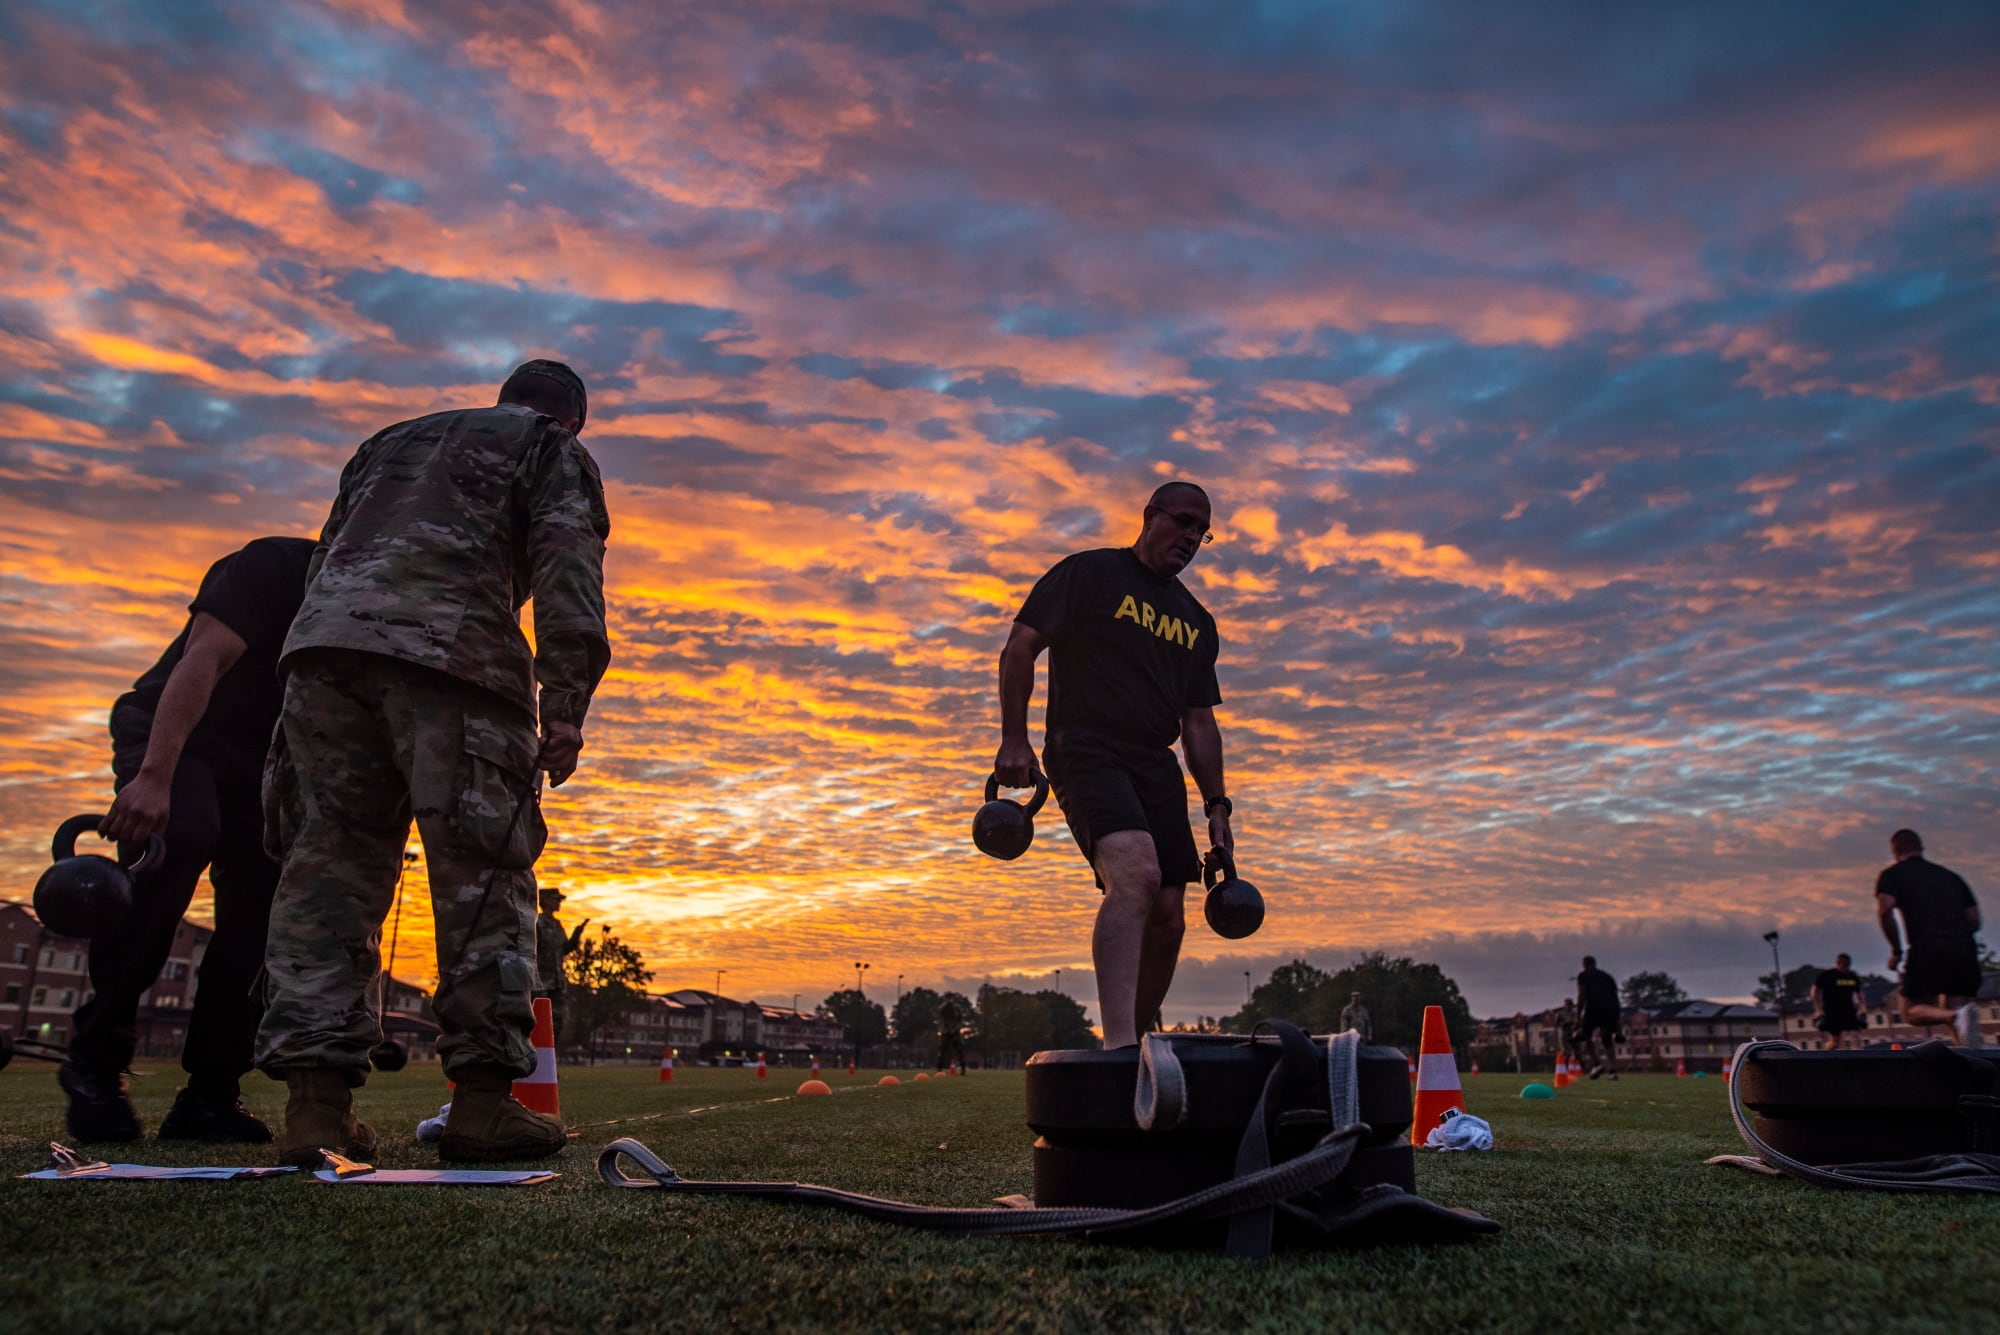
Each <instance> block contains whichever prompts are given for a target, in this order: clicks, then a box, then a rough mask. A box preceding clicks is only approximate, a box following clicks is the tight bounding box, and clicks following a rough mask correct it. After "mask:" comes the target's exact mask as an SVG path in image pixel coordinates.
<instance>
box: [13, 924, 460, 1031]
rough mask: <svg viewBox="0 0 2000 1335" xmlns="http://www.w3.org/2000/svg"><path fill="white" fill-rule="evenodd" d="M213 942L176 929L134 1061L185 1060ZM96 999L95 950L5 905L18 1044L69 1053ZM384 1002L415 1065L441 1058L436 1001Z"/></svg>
mask: <svg viewBox="0 0 2000 1335" xmlns="http://www.w3.org/2000/svg"><path fill="white" fill-rule="evenodd" d="M214 938H215V931H214V929H213V928H209V927H204V926H202V925H201V924H200V923H197V922H192V921H190V920H188V919H186V918H182V919H181V921H180V925H179V926H178V927H176V928H175V929H174V943H173V946H172V947H171V948H170V949H169V950H168V953H167V962H166V963H165V964H164V965H162V966H161V968H160V976H159V977H158V978H157V979H155V980H154V982H153V985H152V986H151V987H149V988H147V989H146V991H145V993H144V994H143V995H142V996H141V997H140V998H139V1017H138V1024H137V1026H136V1035H137V1047H136V1049H135V1051H134V1055H135V1056H139V1057H160V1058H167V1059H172V1058H176V1057H179V1056H180V1055H181V1048H182V1047H183V1046H184V1045H185V1044H186V1043H187V1027H188V1017H189V1015H190V1013H191V1011H192V1008H193V1006H194V993H195V984H196V983H197V981H198V974H199V972H200V969H201V959H202V956H203V955H204V954H205V953H207V951H208V943H209V942H210V941H211V940H213V939H214ZM93 995H94V994H93V992H92V991H91V987H90V942H88V941H85V940H83V939H81V938H79V937H73V936H62V935H59V934H58V933H55V932H52V931H50V930H48V929H47V928H46V927H44V926H42V924H41V921H40V920H39V919H38V918H36V917H35V914H34V911H33V910H32V909H31V908H29V906H28V905H26V904H21V903H17V902H14V901H11V900H7V901H0V1027H4V1028H5V1029H7V1030H8V1031H9V1032H10V1033H12V1034H13V1035H14V1036H15V1037H16V1038H23V1039H29V1040H31V1041H33V1042H37V1043H46V1044H48V1045H49V1046H51V1047H57V1048H63V1047H67V1046H69V1041H70V1038H71V1037H72V1036H73V1035H74V1033H75V1030H76V1010H77V1007H79V1006H81V1005H83V1003H84V1002H86V1001H88V1000H90V998H91V997H92V996H93ZM384 1000H385V1003H386V1004H385V1006H384V1009H383V1016H382V1027H383V1031H384V1033H385V1034H386V1035H387V1036H388V1037H390V1038H394V1039H396V1040H397V1041H399V1042H401V1043H402V1044H403V1045H404V1046H405V1047H407V1048H408V1049H409V1053H410V1059H411V1060H412V1061H417V1060H429V1059H430V1058H432V1057H435V1056H436V1055H437V1032H438V1027H437V1021H436V1018H435V1017H434V1016H433V1015H432V1014H431V999H430V993H428V992H426V991H424V990H423V989H422V988H420V987H416V986H414V985H413V984H410V983H405V982H403V981H402V980H400V979H396V978H391V979H389V980H388V984H387V987H386V989H385V994H384Z"/></svg>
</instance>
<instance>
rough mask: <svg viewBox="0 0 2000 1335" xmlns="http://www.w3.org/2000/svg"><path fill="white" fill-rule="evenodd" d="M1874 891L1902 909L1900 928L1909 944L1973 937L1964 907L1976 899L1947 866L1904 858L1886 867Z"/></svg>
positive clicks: (1955, 873) (1970, 890)
mask: <svg viewBox="0 0 2000 1335" xmlns="http://www.w3.org/2000/svg"><path fill="white" fill-rule="evenodd" d="M1875 893H1876V894H1878V895H1892V896H1894V897H1895V900H1896V907H1897V908H1899V909H1901V910H1902V911H1903V930H1904V931H1905V932H1907V933H1908V934H1909V937H1910V944H1911V945H1913V946H1914V945H1916V944H1918V943H1919V942H1925V941H1928V942H1935V943H1939V944H1943V943H1946V942H1950V943H1954V944H1955V943H1957V942H1960V941H1967V940H1970V939H1971V938H1972V924H1971V923H1969V922H1967V921H1966V919H1965V911H1966V910H1967V909H1969V908H1972V907H1973V906H1974V905H1975V904H1977V903H1978V902H1979V901H1977V900H1975V899H1974V898H1973V897H1972V887H1971V886H1969V885H1967V884H1966V883H1965V879H1964V878H1963V877H1961V876H1960V875H1959V874H1958V873H1957V872H1955V871H1952V870H1950V869H1949V868H1945V867H1940V866H1938V865H1937V863H1935V862H1926V861H1925V860H1924V859H1923V858H1922V857H1914V858H1904V859H1903V860H1902V861H1901V862H1898V863H1896V864H1895V865H1894V866H1891V867H1885V868H1884V869H1883V871H1882V874H1881V875H1880V876H1878V877H1876V878H1875Z"/></svg>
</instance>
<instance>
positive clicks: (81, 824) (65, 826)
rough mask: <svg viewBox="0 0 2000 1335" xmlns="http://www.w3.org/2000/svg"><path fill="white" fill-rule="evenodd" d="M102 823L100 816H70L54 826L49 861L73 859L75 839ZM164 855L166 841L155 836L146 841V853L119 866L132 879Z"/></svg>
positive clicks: (165, 853) (165, 852) (102, 818)
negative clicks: (54, 835)
mask: <svg viewBox="0 0 2000 1335" xmlns="http://www.w3.org/2000/svg"><path fill="white" fill-rule="evenodd" d="M103 822H104V817H102V816H71V817H70V818H69V819H68V820H66V821H64V822H63V823H62V824H60V825H58V826H56V837H55V839H54V841H53V843H52V844H51V846H50V848H49V857H50V861H52V862H61V861H63V860H64V859H65V858H73V857H75V856H76V837H77V836H78V835H80V834H82V833H83V832H84V831H85V830H94V829H96V828H97V827H98V826H99V825H101V824H103ZM166 855H167V841H166V840H164V839H162V838H161V837H160V836H159V835H157V834H156V835H153V836H151V837H150V838H148V839H147V840H146V851H145V852H143V853H141V854H140V855H139V858H138V860H137V861H136V862H129V863H120V864H119V865H120V866H121V867H124V868H125V870H126V871H128V872H130V873H131V874H132V875H133V876H134V877H137V876H138V875H139V874H140V873H141V872H143V871H145V870H146V869H147V868H148V867H151V866H152V865H153V864H154V863H156V862H158V861H159V860H160V859H161V858H163V857H165V856H166Z"/></svg>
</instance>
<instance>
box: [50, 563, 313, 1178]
mask: <svg viewBox="0 0 2000 1335" xmlns="http://www.w3.org/2000/svg"><path fill="white" fill-rule="evenodd" d="M312 550H313V544H312V540H311V539H310V538H258V539H256V540H255V541H253V542H251V543H248V544H247V545H245V546H244V547H243V548H242V549H241V550H239V551H234V552H231V553H230V554H229V555H227V556H225V557H223V558H222V559H221V560H219V561H217V562H216V563H215V564H214V565H212V566H210V567H209V568H208V574H207V575H205V576H203V577H202V581H201V588H200V589H199V590H197V591H196V593H195V596H194V601H193V602H192V603H189V604H188V611H189V614H190V615H189V617H188V621H187V624H186V625H185V626H184V627H182V629H181V633H180V635H179V637H177V638H176V639H175V640H174V642H173V643H172V644H171V645H169V646H167V651H166V652H165V653H164V654H162V655H161V656H160V660H159V662H157V663H155V664H153V666H152V667H150V668H148V669H147V670H146V672H145V673H144V674H143V675H142V676H141V677H140V678H139V679H138V681H136V682H134V683H133V684H132V689H131V690H129V691H127V692H126V693H125V694H124V695H122V696H120V697H119V698H118V702H117V703H116V704H115V705H113V706H112V709H111V769H112V773H113V775H114V776H115V777H116V780H117V786H118V796H117V799H116V800H115V801H113V802H112V804H111V810H110V811H109V812H107V813H106V815H105V817H104V821H103V823H102V825H101V826H100V827H99V830H98V832H99V833H100V834H102V835H104V836H105V837H106V838H110V839H116V840H118V841H120V842H121V843H123V844H126V845H128V849H127V851H128V852H137V851H138V850H137V847H132V846H142V845H144V843H145V842H146V841H147V840H148V839H150V838H152V836H154V835H156V834H157V835H161V836H163V837H164V838H165V840H166V856H165V859H164V860H163V861H162V862H161V863H160V864H159V865H158V866H155V867H152V868H150V869H149V870H148V871H146V872H145V874H143V875H141V876H140V877H138V878H137V880H135V881H134V883H133V887H132V891H133V902H132V911H131V913H130V914H129V915H128V916H127V917H126V919H125V921H124V922H122V923H120V924H119V925H118V927H117V928H116V929H115V930H111V931H106V932H101V933H99V934H97V935H96V936H93V937H92V938H91V942H90V986H91V990H92V991H93V993H94V994H95V995H93V996H92V998H91V999H90V1000H89V1001H87V1002H85V1003H84V1004H83V1005H82V1006H81V1007H79V1008H78V1009H77V1012H76V1036H75V1037H74V1038H72V1039H71V1040H70V1045H69V1056H68V1059H67V1060H66V1061H65V1062H64V1063H63V1065H62V1067H61V1069H60V1070H58V1071H57V1072H56V1078H57V1080H58V1081H59V1082H61V1084H62V1087H63V1091H64V1092H65V1093H66V1094H68V1095H69V1113H68V1118H67V1121H68V1125H69V1130H70V1134H71V1135H73V1136H75V1137H76V1138H77V1139H78V1140H85V1141H131V1140H137V1139H139V1137H140V1136H141V1135H143V1134H144V1128H143V1127H142V1126H141V1125H140V1123H139V1114H138V1112H137V1111H136V1110H135V1109H134V1108H133V1107H132V1100H131V1099H130V1098H129V1097H128V1096H127V1093H126V1089H125V1075H124V1071H125V1068H126V1067H127V1066H129V1065H130V1064H131V1061H132V1055H133V1050H134V1047H135V1046H136V1043H137V1032H136V1029H137V1024H138V1016H139V998H140V997H141V996H143V995H144V994H145V992H146V989H147V988H149V987H151V986H152V985H153V983H154V980H156V979H157V978H158V977H159V976H160V969H161V967H162V966H164V965H165V964H166V962H167V956H168V954H169V953H170V952H171V951H172V950H173V944H174V933H175V931H176V930H177V929H178V928H179V926H180V922H181V917H182V915H183V914H185V913H186V912H187V909H188V904H189V902H190V901H192V900H193V898H194V890H195V885H196V883H197V882H199V881H200V880H201V874H202V872H203V871H204V870H205V871H207V872H208V881H209V885H210V886H211V887H212V888H213V889H214V891H215V935H214V936H213V937H211V938H210V939H209V943H208V949H207V950H206V951H205V952H204V953H203V954H202V957H201V966H200V969H199V972H198V974H197V979H196V981H197V986H196V988H195V993H194V1007H193V1009H192V1010H190V1011H189V1013H188V1029H187V1041H186V1043H185V1044H184V1045H183V1046H182V1048H181V1065H182V1067H184V1068H185V1069H186V1070H187V1073H188V1082H187V1087H186V1088H184V1089H182V1090H181V1092H180V1095H179V1097H177V1098H176V1099H175V1100H174V1106H173V1108H172V1109H171V1110H170V1111H169V1112H168V1113H167V1116H166V1120H164V1121H162V1122H161V1123H160V1139H162V1140H203V1141H214V1142H225V1143H228V1142H235V1143H246V1144H257V1143H261V1142H263V1141H268V1140H269V1139H270V1138H271V1129H270V1128H269V1127H268V1126H266V1125H264V1123H263V1122H262V1121H261V1120H259V1119H258V1118H256V1117H254V1116H252V1115H251V1114H250V1113H249V1112H248V1111H246V1110H245V1109H244V1107H243V1104H242V1102H241V1100H240V1099H239V1097H238V1095H239V1092H240V1091H239V1087H238V1081H239V1080H240V1078H241V1077H242V1076H243V1074H244V1073H245V1072H247V1071H248V1070H249V1069H250V1050H251V1044H252V1041H253V1040H254V1039H255V1038H256V1034H257V1017H258V1015H259V1014H260V1013H261V1012H262V1009H263V1007H262V1005H261V1003H260V999H259V997H258V996H257V995H255V990H254V985H255V983H256V979H257V974H258V971H259V970H261V969H262V968H263V967H264V930H265V924H266V923H267V921H268V920H269V918H270V914H271V892H272V890H273V889H274V888H275V887H276V886H277V884H278V865H277V863H275V862H273V861H272V860H271V859H270V858H269V857H268V856H267V855H266V854H265V852H264V807H263V803H262V802H261V801H260V800H259V797H258V783H259V780H260V778H261V776H262V775H263V772H264V751H265V749H266V748H267V747H268V746H269V745H270V741H271V728H272V725H274V724H275V723H276V722H277V721H278V702H279V700H280V698H281V690H280V686H279V683H278V651H279V648H280V647H281V646H282V645H283V644H284V642H285V632H286V631H287V630H289V629H290V628H291V624H292V618H293V617H294V616H295V615H297V613H298V610H299V602H300V600H301V599H302V598H304V597H305V591H306V563H307V561H308V560H310V559H311V557H312Z"/></svg>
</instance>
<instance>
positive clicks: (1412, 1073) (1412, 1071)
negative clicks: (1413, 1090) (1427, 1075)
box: [1409, 1057, 1417, 1082]
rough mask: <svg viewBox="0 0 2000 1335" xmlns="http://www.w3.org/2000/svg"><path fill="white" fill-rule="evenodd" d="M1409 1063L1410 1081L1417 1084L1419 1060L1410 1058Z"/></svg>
mask: <svg viewBox="0 0 2000 1335" xmlns="http://www.w3.org/2000/svg"><path fill="white" fill-rule="evenodd" d="M1409 1063H1410V1080H1411V1081H1412V1082H1415V1080H1416V1078H1417V1059H1416V1058H1415V1057H1411V1058H1409Z"/></svg>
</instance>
